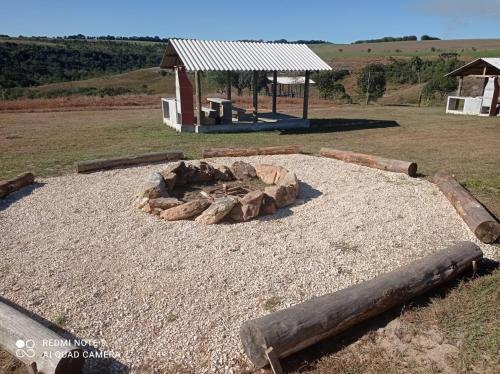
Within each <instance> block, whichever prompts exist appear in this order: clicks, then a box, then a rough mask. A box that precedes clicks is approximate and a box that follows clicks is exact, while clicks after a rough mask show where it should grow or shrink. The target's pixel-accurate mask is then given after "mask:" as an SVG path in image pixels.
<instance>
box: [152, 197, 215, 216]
mask: <svg viewBox="0 0 500 374" xmlns="http://www.w3.org/2000/svg"><path fill="white" fill-rule="evenodd" d="M209 205H210V202H209V201H208V200H203V199H198V200H192V201H189V202H187V203H184V204H182V205H179V206H176V207H174V208H170V209H167V210H164V211H163V212H161V214H160V217H161V218H163V219H166V220H167V221H177V220H181V219H189V218H192V217H194V216H197V215H198V214H200V213H201V212H203V211H204V210H205V209H206V208H207V207H208V206H209Z"/></svg>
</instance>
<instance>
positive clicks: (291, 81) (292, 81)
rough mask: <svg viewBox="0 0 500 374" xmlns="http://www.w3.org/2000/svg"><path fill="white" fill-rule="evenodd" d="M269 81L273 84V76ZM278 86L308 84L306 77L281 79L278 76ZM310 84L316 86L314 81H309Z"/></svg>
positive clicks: (268, 78)
mask: <svg viewBox="0 0 500 374" xmlns="http://www.w3.org/2000/svg"><path fill="white" fill-rule="evenodd" d="M267 80H268V81H270V82H272V81H273V76H272V75H271V76H269V77H267ZM277 80H278V84H305V83H306V77H279V76H278V79H277ZM309 83H310V84H315V83H316V82H315V81H313V80H312V79H309Z"/></svg>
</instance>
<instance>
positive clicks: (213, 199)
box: [137, 161, 299, 224]
mask: <svg viewBox="0 0 500 374" xmlns="http://www.w3.org/2000/svg"><path fill="white" fill-rule="evenodd" d="M298 193H299V182H298V180H297V177H296V176H295V174H294V173H292V172H290V171H288V170H286V169H285V168H282V167H281V166H274V165H266V164H259V165H256V166H255V167H253V166H252V165H250V164H248V163H246V162H243V161H236V162H235V163H233V164H232V165H231V167H227V166H218V167H215V166H212V165H210V164H209V163H207V162H204V161H198V162H193V163H190V164H187V165H186V164H185V163H184V162H183V161H179V162H176V163H173V164H171V165H169V167H168V168H167V169H165V170H163V171H161V172H159V173H154V174H152V175H151V176H149V178H148V180H147V181H146V185H145V188H144V190H143V191H142V192H141V193H140V195H139V202H138V204H137V205H138V207H139V208H140V209H142V210H143V211H145V212H147V213H151V214H154V215H157V216H159V217H160V218H163V219H165V220H168V221H176V220H181V219H193V218H195V217H196V218H195V220H196V221H197V222H200V223H204V224H214V223H218V222H220V221H222V220H224V219H226V220H229V221H233V222H243V221H248V220H250V219H252V218H255V217H257V216H258V215H267V214H274V213H275V212H276V211H277V209H279V208H282V207H284V206H287V205H290V204H292V203H293V202H294V201H295V199H296V198H297V195H298Z"/></svg>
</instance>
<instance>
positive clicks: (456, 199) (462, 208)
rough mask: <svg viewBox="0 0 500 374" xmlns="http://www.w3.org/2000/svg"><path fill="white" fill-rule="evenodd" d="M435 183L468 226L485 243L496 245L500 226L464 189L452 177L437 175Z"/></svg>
mask: <svg viewBox="0 0 500 374" xmlns="http://www.w3.org/2000/svg"><path fill="white" fill-rule="evenodd" d="M434 183H436V185H437V186H438V187H439V189H440V190H441V192H443V194H444V195H445V196H446V197H447V198H448V200H450V202H451V204H452V205H453V206H454V207H455V209H456V211H457V213H458V214H459V215H460V217H462V219H463V220H464V221H465V223H466V224H467V226H469V228H470V229H471V230H472V232H473V233H474V234H475V235H476V236H477V238H478V239H479V240H481V241H482V242H484V243H494V242H495V241H496V240H497V239H498V238H499V237H500V224H499V223H498V221H497V220H496V219H495V217H493V216H492V215H491V214H490V213H489V212H488V211H487V210H486V209H485V208H484V207H483V206H482V205H481V203H480V202H479V201H477V200H476V199H475V198H474V197H473V196H472V195H471V194H470V193H469V191H467V190H466V189H465V188H464V187H462V186H461V185H460V184H459V183H458V182H457V181H456V180H455V178H453V177H452V176H450V175H448V174H445V173H442V172H440V173H437V174H436V175H435V176H434Z"/></svg>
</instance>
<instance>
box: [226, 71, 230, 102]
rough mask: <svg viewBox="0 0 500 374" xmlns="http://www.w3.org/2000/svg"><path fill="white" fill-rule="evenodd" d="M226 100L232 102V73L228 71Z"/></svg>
mask: <svg viewBox="0 0 500 374" xmlns="http://www.w3.org/2000/svg"><path fill="white" fill-rule="evenodd" d="M226 99H228V100H231V71H230V70H228V71H227V88H226Z"/></svg>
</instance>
